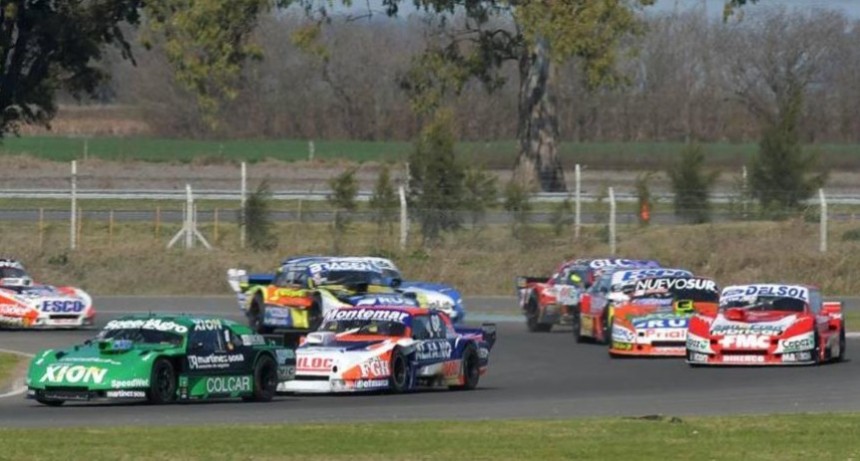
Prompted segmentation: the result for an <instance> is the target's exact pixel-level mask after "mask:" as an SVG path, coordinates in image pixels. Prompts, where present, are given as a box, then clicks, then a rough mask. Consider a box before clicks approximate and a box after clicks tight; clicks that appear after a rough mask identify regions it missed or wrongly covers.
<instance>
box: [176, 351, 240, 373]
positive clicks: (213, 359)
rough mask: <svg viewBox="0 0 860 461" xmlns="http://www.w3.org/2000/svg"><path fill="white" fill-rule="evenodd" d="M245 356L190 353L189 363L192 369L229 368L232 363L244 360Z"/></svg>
mask: <svg viewBox="0 0 860 461" xmlns="http://www.w3.org/2000/svg"><path fill="white" fill-rule="evenodd" d="M244 361H245V356H244V355H242V354H209V355H203V356H200V355H189V356H188V365H189V366H190V367H191V369H192V370H209V369H213V368H227V367H229V366H230V364H231V363H239V362H244Z"/></svg>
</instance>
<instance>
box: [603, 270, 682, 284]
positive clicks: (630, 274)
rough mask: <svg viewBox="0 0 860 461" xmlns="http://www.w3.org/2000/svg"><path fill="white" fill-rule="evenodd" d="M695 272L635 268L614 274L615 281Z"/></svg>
mask: <svg viewBox="0 0 860 461" xmlns="http://www.w3.org/2000/svg"><path fill="white" fill-rule="evenodd" d="M692 276H693V273H692V272H690V271H688V270H685V269H666V268H656V269H635V270H629V271H622V272H619V273H617V274H613V276H612V282H613V283H624V282H632V281H635V280H639V279H644V278H650V277H692Z"/></svg>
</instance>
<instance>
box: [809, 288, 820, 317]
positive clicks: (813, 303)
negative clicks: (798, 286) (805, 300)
mask: <svg viewBox="0 0 860 461" xmlns="http://www.w3.org/2000/svg"><path fill="white" fill-rule="evenodd" d="M809 307H810V308H811V309H812V312H813V313H815V314H818V313H820V312H821V292H820V291H818V290H812V291H810V292H809Z"/></svg>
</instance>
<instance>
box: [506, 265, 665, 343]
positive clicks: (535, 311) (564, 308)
mask: <svg viewBox="0 0 860 461" xmlns="http://www.w3.org/2000/svg"><path fill="white" fill-rule="evenodd" d="M615 267H654V268H656V267H660V263H658V262H657V261H641V260H631V259H606V258H604V259H575V260H572V261H567V262H565V263H563V264H561V265H560V266H559V267H558V269H556V271H555V273H554V274H553V275H551V276H549V277H545V276H544V277H532V276H519V277H517V278H516V290H517V298H518V300H519V305H520V309H522V311H523V314H524V315H525V317H526V327H527V328H528V330H529V331H531V332H548V331H550V330H552V327H553V326H554V325H572V324H573V322H574V320H575V319H574V311H575V307H576V306H578V305H579V302H580V297H581V296H582V295H583V293H585V291H586V290H587V289H589V288H590V287H591V286H592V284H593V283H594V282H595V280H597V279H598V278H599V277H600V275H601V274H602V273H603V272H605V271H607V270H610V269H612V268H615Z"/></svg>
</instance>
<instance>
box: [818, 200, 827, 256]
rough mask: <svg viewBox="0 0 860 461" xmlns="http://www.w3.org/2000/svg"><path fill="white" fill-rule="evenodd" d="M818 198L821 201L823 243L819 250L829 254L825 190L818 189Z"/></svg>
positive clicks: (820, 244)
mask: <svg viewBox="0 0 860 461" xmlns="http://www.w3.org/2000/svg"><path fill="white" fill-rule="evenodd" d="M818 198H819V199H820V200H821V217H820V223H819V225H820V233H821V242H820V243H819V247H818V250H819V251H821V252H822V253H827V199H826V198H825V197H824V189H818Z"/></svg>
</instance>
